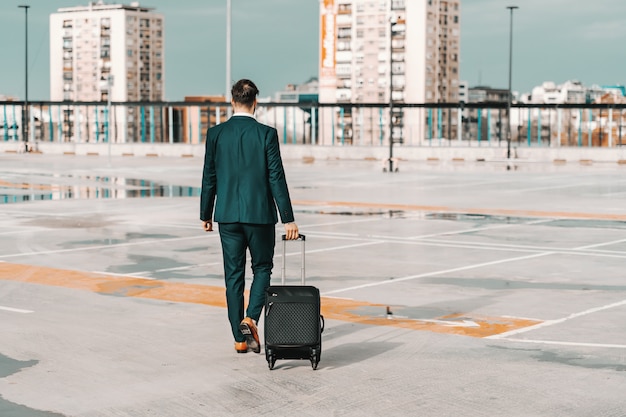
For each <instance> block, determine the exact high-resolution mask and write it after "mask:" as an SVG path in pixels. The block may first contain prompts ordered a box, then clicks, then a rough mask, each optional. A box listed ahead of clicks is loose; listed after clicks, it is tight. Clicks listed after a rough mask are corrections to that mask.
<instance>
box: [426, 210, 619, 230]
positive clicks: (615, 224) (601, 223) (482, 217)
mask: <svg viewBox="0 0 626 417" xmlns="http://www.w3.org/2000/svg"><path fill="white" fill-rule="evenodd" d="M424 218H425V219H428V220H450V221H457V222H471V223H474V224H476V225H480V224H490V225H491V224H524V223H529V222H532V221H533V220H536V219H534V218H531V217H514V216H496V215H490V214H474V213H439V212H437V213H426V214H425V215H424ZM537 225H538V226H548V227H565V228H573V227H587V228H600V229H626V222H624V221H619V220H590V219H547V220H546V221H542V222H541V223H538V224H537ZM527 226H533V224H532V223H530V224H527Z"/></svg>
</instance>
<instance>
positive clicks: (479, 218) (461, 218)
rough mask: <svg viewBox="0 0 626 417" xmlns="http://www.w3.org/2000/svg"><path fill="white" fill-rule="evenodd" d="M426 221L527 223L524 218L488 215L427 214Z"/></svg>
mask: <svg viewBox="0 0 626 417" xmlns="http://www.w3.org/2000/svg"><path fill="white" fill-rule="evenodd" d="M424 218H425V219H428V220H452V221H457V222H472V223H489V224H509V223H513V224H517V223H524V222H527V221H528V220H529V219H528V218H525V217H510V216H492V215H490V214H473V213H427V214H426V215H425V216H424Z"/></svg>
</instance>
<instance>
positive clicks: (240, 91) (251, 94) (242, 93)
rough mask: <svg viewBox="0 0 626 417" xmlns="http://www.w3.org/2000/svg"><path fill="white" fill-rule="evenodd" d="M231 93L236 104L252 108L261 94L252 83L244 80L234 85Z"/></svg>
mask: <svg viewBox="0 0 626 417" xmlns="http://www.w3.org/2000/svg"><path fill="white" fill-rule="evenodd" d="M230 93H231V95H232V98H233V101H234V102H235V103H237V104H243V105H245V106H247V107H251V106H252V105H253V104H254V99H255V98H256V96H257V95H258V94H259V89H258V88H256V85H254V83H253V82H252V81H250V80H246V79H242V80H239V81H237V82H236V83H235V85H233V88H232V89H231V90H230Z"/></svg>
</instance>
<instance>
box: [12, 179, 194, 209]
mask: <svg viewBox="0 0 626 417" xmlns="http://www.w3.org/2000/svg"><path fill="white" fill-rule="evenodd" d="M4 174H6V173H0V176H2V177H4ZM9 177H10V176H9ZM13 178H14V180H13V181H7V180H3V181H0V204H10V203H23V202H29V201H46V200H71V199H79V200H91V199H124V198H151V197H198V196H200V191H201V189H200V187H189V186H181V185H173V184H162V183H159V182H155V181H151V180H143V179H135V178H126V177H111V176H90V175H84V176H80V175H59V174H54V175H45V174H29V175H28V179H29V181H27V182H24V181H20V179H19V178H15V176H14V175H13ZM33 179H36V181H33Z"/></svg>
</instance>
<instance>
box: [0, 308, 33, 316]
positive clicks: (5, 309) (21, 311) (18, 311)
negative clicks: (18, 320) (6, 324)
mask: <svg viewBox="0 0 626 417" xmlns="http://www.w3.org/2000/svg"><path fill="white" fill-rule="evenodd" d="M0 310H4V311H10V312H12V313H21V314H28V313H34V311H32V310H23V309H21V308H13V307H5V306H0Z"/></svg>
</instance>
